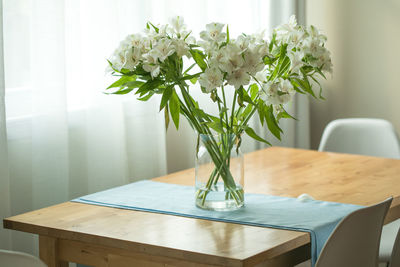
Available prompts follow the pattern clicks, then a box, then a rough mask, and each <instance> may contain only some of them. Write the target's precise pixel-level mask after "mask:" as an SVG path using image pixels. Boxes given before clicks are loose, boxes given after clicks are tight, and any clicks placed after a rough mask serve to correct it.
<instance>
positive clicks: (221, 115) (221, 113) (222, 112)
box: [219, 107, 229, 117]
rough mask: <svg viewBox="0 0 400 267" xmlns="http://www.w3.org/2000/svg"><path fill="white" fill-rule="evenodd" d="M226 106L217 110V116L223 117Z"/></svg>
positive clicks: (226, 109)
mask: <svg viewBox="0 0 400 267" xmlns="http://www.w3.org/2000/svg"><path fill="white" fill-rule="evenodd" d="M228 110H229V109H228V108H225V107H222V108H221V110H220V111H219V116H220V117H223V116H224V114H225V113H226V112H227V111H228Z"/></svg>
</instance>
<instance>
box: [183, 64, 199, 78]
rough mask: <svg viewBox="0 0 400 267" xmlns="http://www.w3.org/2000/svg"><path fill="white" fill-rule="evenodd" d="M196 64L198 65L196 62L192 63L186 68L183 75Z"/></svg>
mask: <svg viewBox="0 0 400 267" xmlns="http://www.w3.org/2000/svg"><path fill="white" fill-rule="evenodd" d="M194 66H196V63H193V64H192V65H190V66H189V68H187V69H186V70H185V72H184V73H183V75H186V73H188V72H189V70H191V69H192V68H193V67H194Z"/></svg>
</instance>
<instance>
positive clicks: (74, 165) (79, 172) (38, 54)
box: [0, 0, 308, 253]
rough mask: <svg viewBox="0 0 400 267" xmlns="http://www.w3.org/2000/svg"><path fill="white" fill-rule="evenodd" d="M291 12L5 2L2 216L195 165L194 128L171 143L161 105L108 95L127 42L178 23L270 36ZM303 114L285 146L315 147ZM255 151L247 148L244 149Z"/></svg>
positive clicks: (183, 0) (128, 1) (17, 245)
mask: <svg viewBox="0 0 400 267" xmlns="http://www.w3.org/2000/svg"><path fill="white" fill-rule="evenodd" d="M294 13H298V8H297V1H294V0H285V1H265V0H251V1H245V2H244V1H232V0H224V1H222V0H221V1H213V0H209V1H195V0H168V1H167V0H159V1H156V0H152V1H142V0H136V1H132V0H125V1H124V0H115V1H108V0H102V1H99V0H85V1H80V0H66V1H62V0H30V1H29V0H3V12H2V14H3V25H2V26H3V27H1V29H2V30H3V34H2V35H1V36H2V37H3V38H2V39H0V41H3V44H4V54H0V76H1V78H0V190H1V192H0V215H1V218H4V217H6V216H9V215H14V214H19V213H22V212H26V211H30V210H32V209H37V208H41V207H45V206H49V205H52V204H56V203H60V202H63V201H67V200H69V199H71V198H74V197H77V196H80V195H84V194H87V193H91V192H95V191H99V190H103V189H106V188H109V187H113V186H117V185H120V184H124V183H128V182H131V181H134V180H139V179H146V178H151V177H156V176H160V175H163V174H165V173H167V171H174V170H178V169H182V168H187V167H190V166H191V165H192V164H193V159H194V144H193V142H194V138H193V134H192V130H191V129H189V127H188V126H187V124H186V125H185V124H184V125H183V126H182V129H181V131H180V132H178V133H177V132H176V131H174V130H173V128H172V127H171V128H170V129H169V131H168V132H167V133H166V132H165V130H164V120H163V115H162V114H159V113H158V103H159V99H157V98H155V99H153V100H152V101H151V102H140V101H137V100H135V97H134V96H130V95H126V96H107V95H105V94H103V93H102V92H103V91H104V89H105V88H106V87H107V85H109V84H110V83H111V78H110V77H108V76H106V75H105V74H104V70H105V67H106V65H107V62H106V60H105V59H106V58H107V57H108V56H109V55H110V54H111V53H112V51H113V49H114V48H115V47H116V46H117V45H118V43H119V41H120V40H121V39H123V38H124V37H125V36H126V35H127V34H130V33H134V32H139V31H141V30H142V29H143V28H144V25H145V23H146V22H147V21H148V20H150V21H152V22H155V23H166V22H167V19H168V18H170V17H172V16H175V15H181V16H183V17H184V18H185V20H186V23H187V24H188V26H189V28H191V29H193V32H194V34H196V35H197V34H198V33H199V32H200V31H201V30H202V29H203V27H204V25H205V24H206V23H208V22H211V21H220V22H224V23H228V24H229V28H230V32H231V35H232V36H234V35H237V34H240V33H241V32H256V31H258V30H261V29H267V33H269V31H270V30H271V28H272V26H275V25H277V24H280V23H281V22H283V21H285V20H287V19H288V17H289V16H290V15H291V14H294ZM0 33H1V32H0ZM0 48H1V47H0ZM3 55H4V56H3ZM3 62H4V70H3V68H2V65H3ZM4 81H5V82H4ZM4 95H5V98H4ZM206 98H207V97H205V98H204V96H203V100H204V104H205V105H207V104H206V102H207V99H206ZM299 107H303V105H298V101H296V103H293V104H291V106H290V109H291V111H292V113H293V114H294V115H295V116H297V117H298V118H300V120H301V121H300V123H301V124H296V123H295V122H289V121H287V122H285V123H284V126H283V127H284V130H285V137H284V142H283V143H282V144H283V145H288V146H303V147H306V146H307V144H308V143H307V138H308V135H307V134H304V135H303V137H301V135H299V134H298V133H299V132H302V130H301V128H300V127H299V125H302V127H303V128H304V129H305V132H307V128H308V118H307V112H304V111H301V110H300V109H299ZM305 107H306V109H305V110H306V111H307V105H305ZM4 111H6V112H5V113H4ZM253 123H254V124H255V125H256V124H257V123H256V121H255V122H253ZM258 131H259V132H265V129H264V130H263V129H261V127H258ZM303 132H304V131H303ZM270 139H272V138H270ZM257 148H260V146H259V145H258V144H256V143H255V142H251V141H250V140H247V142H246V144H244V151H250V150H254V149H257ZM36 243H37V242H36V239H35V238H34V237H32V236H31V235H29V234H25V233H19V232H16V231H12V232H10V231H6V230H3V229H1V230H0V248H10V249H14V250H20V251H26V252H30V253H37V251H36V249H37V247H36Z"/></svg>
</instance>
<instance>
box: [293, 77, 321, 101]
mask: <svg viewBox="0 0 400 267" xmlns="http://www.w3.org/2000/svg"><path fill="white" fill-rule="evenodd" d="M303 77H304V79H299V78H293V79H292V80H294V81H295V83H297V84H296V86H297V87H299V88H301V89H303V90H304V91H305V92H307V93H309V94H310V95H312V96H313V97H314V98H317V97H316V96H315V94H314V91H313V90H312V88H311V84H310V82H309V81H308V79H307V76H303Z"/></svg>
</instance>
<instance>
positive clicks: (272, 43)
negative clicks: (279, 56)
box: [268, 32, 276, 53]
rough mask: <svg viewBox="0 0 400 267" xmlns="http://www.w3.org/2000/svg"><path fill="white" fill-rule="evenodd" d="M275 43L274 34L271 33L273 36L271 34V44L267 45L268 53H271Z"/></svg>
mask: <svg viewBox="0 0 400 267" xmlns="http://www.w3.org/2000/svg"><path fill="white" fill-rule="evenodd" d="M275 42H276V32H273V34H272V40H271V42H270V43H269V47H268V49H269V52H270V53H271V51H272V48H273V47H274V45H275Z"/></svg>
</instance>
